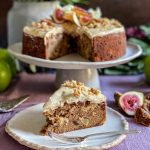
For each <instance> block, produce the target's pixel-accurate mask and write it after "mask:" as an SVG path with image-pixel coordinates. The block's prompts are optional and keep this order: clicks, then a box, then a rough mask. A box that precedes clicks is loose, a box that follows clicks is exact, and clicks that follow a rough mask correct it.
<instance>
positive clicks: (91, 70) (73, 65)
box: [8, 43, 142, 88]
mask: <svg viewBox="0 0 150 150" xmlns="http://www.w3.org/2000/svg"><path fill="white" fill-rule="evenodd" d="M8 49H9V52H10V53H11V54H12V55H13V56H15V57H16V58H17V59H19V60H20V61H22V62H25V63H27V64H32V65H36V66H40V67H47V68H56V69H57V73H56V81H55V85H56V88H58V87H59V86H60V84H62V83H63V82H64V81H66V80H77V81H80V82H83V83H85V85H87V86H90V87H95V88H100V85H99V76H98V73H97V68H108V67H112V66H117V65H119V64H124V63H127V62H129V61H131V60H133V59H135V58H136V57H138V56H140V55H141V53H142V49H141V48H140V46H138V45H133V44H131V43H128V45H127V49H126V54H125V55H124V56H123V57H121V58H119V59H117V60H113V61H105V62H91V61H88V60H86V59H84V58H82V57H81V56H79V55H78V54H69V55H66V56H63V57H61V58H58V59H55V60H46V59H40V58H36V57H31V56H27V55H23V54H22V44H21V43H16V44H14V45H12V46H10V47H9V48H8Z"/></svg>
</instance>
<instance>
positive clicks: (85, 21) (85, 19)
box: [79, 16, 92, 25]
mask: <svg viewBox="0 0 150 150" xmlns="http://www.w3.org/2000/svg"><path fill="white" fill-rule="evenodd" d="M79 20H80V24H81V25H88V24H89V23H90V22H91V21H92V17H91V16H81V17H80V19H79Z"/></svg>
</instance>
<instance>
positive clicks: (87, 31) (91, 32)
mask: <svg viewBox="0 0 150 150" xmlns="http://www.w3.org/2000/svg"><path fill="white" fill-rule="evenodd" d="M78 32H79V33H80V34H81V33H82V34H83V33H84V34H86V35H87V36H88V37H89V38H94V37H96V36H100V37H102V36H106V35H108V34H114V33H119V32H125V29H124V27H120V28H113V29H107V30H102V29H99V28H90V29H89V28H87V27H86V26H83V27H81V28H79V31H78Z"/></svg>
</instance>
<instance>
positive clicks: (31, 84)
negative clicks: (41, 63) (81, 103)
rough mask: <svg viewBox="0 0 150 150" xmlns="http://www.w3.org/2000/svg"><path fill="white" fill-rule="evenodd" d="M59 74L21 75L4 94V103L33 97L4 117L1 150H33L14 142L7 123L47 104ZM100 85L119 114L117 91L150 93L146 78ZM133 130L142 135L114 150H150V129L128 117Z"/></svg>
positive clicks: (110, 79) (0, 116) (105, 80)
mask: <svg viewBox="0 0 150 150" xmlns="http://www.w3.org/2000/svg"><path fill="white" fill-rule="evenodd" d="M54 79H55V74H46V73H43V74H42V73H39V74H27V73H25V72H23V73H20V74H19V75H18V76H17V77H16V78H15V79H14V80H13V81H12V83H11V85H10V87H9V88H8V89H7V90H6V91H5V92H4V93H2V94H0V101H6V100H7V99H12V98H16V97H19V96H22V95H25V94H29V95H30V98H29V99H28V100H27V101H26V102H24V103H23V104H22V105H20V106H19V107H17V108H16V109H15V110H14V111H12V112H9V113H0V150H30V148H28V147H25V146H23V145H21V144H19V143H18V142H17V141H15V140H14V139H13V138H11V137H10V136H9V135H7V133H6V132H5V130H4V128H5V125H6V122H7V121H8V120H9V119H10V118H12V117H13V116H14V115H15V114H16V113H18V112H19V111H21V110H23V109H25V108H27V107H30V106H33V105H35V104H38V103H41V102H45V101H47V100H48V97H49V96H50V95H51V94H52V93H53V91H54ZM100 84H101V90H102V92H103V93H104V94H105V95H106V96H107V104H108V106H110V107H112V108H113V109H115V110H117V107H116V106H115V103H114V98H113V94H114V92H115V91H120V92H125V91H129V90H138V91H143V92H145V93H147V92H150V86H149V85H147V84H146V82H145V79H144V76H143V75H134V76H101V77H100ZM126 119H127V120H128V122H129V125H130V129H137V130H140V131H142V133H141V134H137V135H128V137H127V138H126V139H125V140H124V141H123V142H122V143H121V144H119V145H118V146H116V147H114V148H112V149H111V150H150V128H149V127H145V126H142V125H138V124H135V122H134V121H133V118H131V117H126Z"/></svg>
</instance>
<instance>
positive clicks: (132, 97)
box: [119, 91, 144, 116]
mask: <svg viewBox="0 0 150 150" xmlns="http://www.w3.org/2000/svg"><path fill="white" fill-rule="evenodd" d="M143 103H144V94H143V93H141V92H136V91H131V92H126V93H124V94H122V96H121V97H120V98H119V106H120V107H121V109H122V110H123V111H124V112H125V113H126V114H127V115H129V116H134V114H135V111H136V109H137V108H138V107H140V106H142V105H143Z"/></svg>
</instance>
